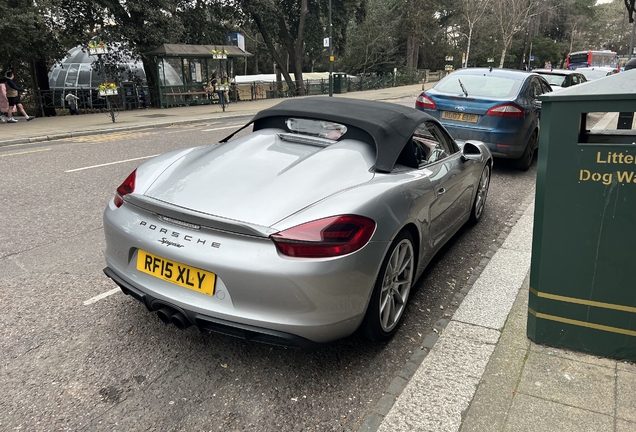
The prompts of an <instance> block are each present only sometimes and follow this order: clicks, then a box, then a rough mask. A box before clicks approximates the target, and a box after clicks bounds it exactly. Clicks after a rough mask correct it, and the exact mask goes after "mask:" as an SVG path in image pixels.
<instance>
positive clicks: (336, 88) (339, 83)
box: [333, 73, 347, 94]
mask: <svg viewBox="0 0 636 432" xmlns="http://www.w3.org/2000/svg"><path fill="white" fill-rule="evenodd" d="M333 92H334V93H339V94H340V93H346V92H347V74H345V73H335V74H333Z"/></svg>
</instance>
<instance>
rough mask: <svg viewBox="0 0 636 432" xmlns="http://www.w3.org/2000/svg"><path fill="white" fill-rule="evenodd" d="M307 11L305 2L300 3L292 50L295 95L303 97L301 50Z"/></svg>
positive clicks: (304, 0)
mask: <svg viewBox="0 0 636 432" xmlns="http://www.w3.org/2000/svg"><path fill="white" fill-rule="evenodd" d="M308 13H309V9H308V8H307V0H301V2H300V21H299V22H298V36H297V37H296V46H295V49H294V60H295V61H294V77H295V78H296V95H297V96H304V95H305V85H304V82H303V48H304V46H305V44H304V38H305V37H304V35H305V19H306V18H307V14H308Z"/></svg>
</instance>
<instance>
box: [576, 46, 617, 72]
mask: <svg viewBox="0 0 636 432" xmlns="http://www.w3.org/2000/svg"><path fill="white" fill-rule="evenodd" d="M592 66H604V67H612V68H616V67H618V56H617V55H616V53H615V52H614V51H610V50H605V51H577V52H572V53H570V54H568V56H567V57H566V59H565V68H566V69H576V68H578V67H592Z"/></svg>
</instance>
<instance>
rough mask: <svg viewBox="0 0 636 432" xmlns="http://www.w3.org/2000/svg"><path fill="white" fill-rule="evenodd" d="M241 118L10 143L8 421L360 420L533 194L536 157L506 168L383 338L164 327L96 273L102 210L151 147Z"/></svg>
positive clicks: (37, 427) (6, 183) (216, 135)
mask: <svg viewBox="0 0 636 432" xmlns="http://www.w3.org/2000/svg"><path fill="white" fill-rule="evenodd" d="M410 102H412V101H408V103H410ZM405 103H406V102H405ZM243 120H246V119H237V118H233V119H231V120H228V122H215V123H210V124H195V125H188V126H174V127H167V128H161V129H148V130H141V131H135V132H129V133H118V134H109V135H95V136H87V137H81V138H73V139H67V140H60V141H51V142H44V143H37V144H25V145H17V146H11V147H2V148H0V182H1V184H2V191H1V192H0V196H1V197H2V199H1V200H0V203H1V205H0V220H1V221H2V225H1V230H0V294H1V295H0V305H1V308H0V310H1V311H2V313H0V335H1V339H0V353H1V354H0V360H1V366H2V367H1V368H0V388H2V391H1V392H0V430H25V431H48V430H72V431H77V430H80V431H81V430H86V431H101V430H119V431H124V430H125V431H133V430H134V431H145V430H152V431H154V430H157V431H182V430H183V431H208V430H210V431H211V430H223V431H233V430H237V431H256V430H258V431H351V430H357V429H358V428H359V427H360V425H361V423H362V422H363V421H364V419H365V418H366V417H367V416H368V415H369V414H370V412H371V410H372V408H373V407H374V406H375V404H376V403H377V402H378V400H379V399H380V398H381V396H382V395H383V392H384V391H385V390H386V389H387V387H388V385H389V384H390V383H391V381H392V380H393V378H394V377H395V376H396V375H397V373H398V372H399V371H400V369H401V368H402V366H403V365H404V364H405V362H406V361H407V360H408V358H409V357H410V356H411V353H412V352H413V351H414V350H417V349H419V347H420V345H421V342H422V340H423V339H424V337H425V336H426V335H427V334H428V333H429V332H430V331H432V325H433V323H435V322H436V321H437V320H438V319H440V318H443V317H444V316H445V314H447V311H448V310H449V308H452V305H451V304H450V302H451V299H452V297H453V295H454V293H455V292H457V291H458V290H459V289H461V288H462V286H463V284H464V283H465V281H466V280H467V279H468V277H469V276H470V275H471V272H472V270H473V268H475V267H476V266H477V264H478V263H479V261H480V260H481V259H482V257H483V255H484V254H485V253H486V252H487V251H488V248H489V247H490V245H491V244H492V243H493V241H494V240H495V239H496V238H497V236H498V235H499V233H500V232H501V230H502V229H503V228H504V226H505V224H506V222H507V221H508V219H509V218H510V217H511V215H512V214H513V213H514V212H515V211H516V210H517V207H518V206H519V205H520V204H521V203H522V202H523V201H524V199H525V198H526V197H527V196H528V194H530V193H532V192H533V190H534V179H535V167H534V166H533V167H532V169H531V170H530V171H528V172H525V173H523V172H519V171H515V170H513V169H512V168H510V167H509V166H508V164H505V163H496V165H495V169H494V172H493V177H492V182H491V187H490V194H489V197H488V202H487V208H486V212H485V215H484V217H483V220H482V221H481V222H480V223H479V224H478V225H477V226H476V227H473V228H466V229H462V230H461V232H460V233H458V235H457V236H455V238H454V239H453V240H452V241H451V243H450V244H449V245H447V247H445V248H444V249H443V250H442V252H441V253H440V254H439V255H438V257H437V258H436V259H435V260H434V262H433V263H432V264H431V265H430V266H429V269H428V270H427V271H426V273H425V274H424V275H423V277H422V278H421V279H420V280H419V281H418V282H417V284H416V287H415V289H414V290H413V292H412V294H411V296H412V297H411V301H410V305H409V307H408V310H407V312H406V315H405V320H404V325H403V326H402V327H401V329H400V331H399V332H398V334H397V335H396V337H395V338H393V339H392V340H391V341H390V342H388V343H384V344H374V343H369V342H368V341H366V340H364V339H363V338H361V337H360V336H358V335H353V336H351V337H349V338H346V339H344V340H341V341H338V342H336V343H333V344H331V345H329V346H325V347H324V348H323V349H321V350H318V351H316V352H313V353H305V352H302V351H299V350H293V349H284V348H278V347H271V346H267V345H259V344H249V343H247V342H245V341H242V340H238V339H234V338H230V337H227V336H221V335H216V334H208V333H200V332H199V331H198V330H196V329H193V328H190V329H188V330H186V331H179V330H177V329H176V328H175V327H174V326H164V325H163V324H162V323H161V321H160V320H159V319H158V318H157V317H156V316H155V315H154V314H150V313H148V312H147V311H146V309H145V308H144V306H142V305H141V304H140V303H139V302H137V301H135V300H133V299H132V298H130V297H127V296H125V295H123V294H122V293H121V292H120V291H118V290H116V289H115V288H116V286H115V285H114V284H113V283H112V282H111V281H110V280H109V279H107V278H106V277H105V276H104V275H103V274H102V269H103V267H104V266H105V263H104V257H103V249H104V239H103V232H102V211H103V209H104V208H105V206H106V204H107V202H108V200H109V199H110V198H111V197H112V196H113V193H114V190H115V188H116V187H117V186H118V185H119V184H120V183H121V182H122V181H123V179H124V178H126V176H127V175H128V174H129V173H130V172H131V171H132V170H133V169H134V168H135V167H136V166H137V165H138V164H140V163H141V162H143V161H144V160H146V159H147V158H149V157H150V156H152V155H156V154H160V153H162V152H165V151H168V150H171V149H174V148H179V147H188V146H192V145H199V144H204V143H213V142H216V141H218V140H219V139H220V138H222V137H224V136H225V135H227V134H229V133H230V132H232V130H233V129H234V128H235V127H236V126H238V125H241V124H243V123H244V121H243ZM102 294H109V295H107V296H105V297H103V298H99V297H98V296H100V295H102Z"/></svg>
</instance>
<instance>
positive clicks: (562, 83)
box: [532, 69, 587, 90]
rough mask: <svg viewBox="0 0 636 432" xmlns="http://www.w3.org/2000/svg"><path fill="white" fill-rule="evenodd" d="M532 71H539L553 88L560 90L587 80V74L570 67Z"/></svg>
mask: <svg viewBox="0 0 636 432" xmlns="http://www.w3.org/2000/svg"><path fill="white" fill-rule="evenodd" d="M532 72H534V73H538V74H539V75H541V76H542V77H543V78H545V79H546V81H548V83H549V84H550V85H551V86H552V90H559V89H562V88H566V87H571V86H573V85H577V84H581V83H584V82H586V81H587V78H585V75H583V74H582V73H580V72H578V71H576V70H568V69H534V70H533V71H532Z"/></svg>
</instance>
